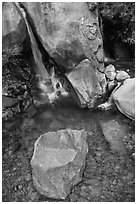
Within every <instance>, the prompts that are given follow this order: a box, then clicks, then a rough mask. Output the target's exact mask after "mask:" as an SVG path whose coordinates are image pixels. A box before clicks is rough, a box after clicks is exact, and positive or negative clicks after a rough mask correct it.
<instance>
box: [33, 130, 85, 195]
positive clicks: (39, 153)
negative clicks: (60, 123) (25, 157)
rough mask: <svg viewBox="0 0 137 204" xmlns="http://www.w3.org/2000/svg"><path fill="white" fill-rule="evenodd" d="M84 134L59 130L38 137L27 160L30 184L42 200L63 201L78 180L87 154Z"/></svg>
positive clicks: (83, 132)
mask: <svg viewBox="0 0 137 204" xmlns="http://www.w3.org/2000/svg"><path fill="white" fill-rule="evenodd" d="M86 138H87V133H86V131H85V130H79V131H78V130H71V129H66V130H59V131H57V132H48V133H46V134H44V135H41V136H40V137H39V138H38V140H37V141H36V142H35V150H34V154H33V157H32V159H31V166H32V170H33V183H34V186H35V187H36V189H37V190H38V191H39V192H40V193H41V194H43V195H45V196H46V197H50V198H56V199H65V198H66V197H67V195H68V194H69V193H70V190H71V188H72V187H73V186H74V185H76V184H77V183H79V182H80V181H81V180H82V173H83V169H84V167H85V157H86V153H87V152H88V145H87V143H86Z"/></svg>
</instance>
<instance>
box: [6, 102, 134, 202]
mask: <svg viewBox="0 0 137 204" xmlns="http://www.w3.org/2000/svg"><path fill="white" fill-rule="evenodd" d="M46 111H47V114H48V116H49V115H50V117H46ZM43 113H44V114H43ZM44 115H45V118H44ZM20 118H21V117H20ZM30 120H31V121H30ZM109 120H110V121H112V120H113V121H114V120H115V121H117V123H119V122H120V126H122V127H123V126H125V127H126V128H125V131H126V134H125V135H124V138H123V139H122V140H121V144H122V148H124V151H121V150H119V149H118V150H117V151H115V150H113V149H112V148H111V146H110V142H111V141H109V142H108V141H107V140H106V138H105V136H104V135H103V133H102V127H101V125H100V124H101V123H102V122H103V123H105V122H106V121H109ZM29 121H30V122H29ZM54 121H58V124H57V123H56V126H55V127H54V126H52V129H51V123H53V122H54ZM24 123H25V125H23V124H24ZM6 124H7V123H6ZM6 124H3V142H2V150H3V163H2V166H3V177H2V179H3V189H2V190H3V198H2V199H3V202H5V201H6V202H11V201H13V202H56V201H60V202H61V201H62V200H56V199H49V198H47V197H45V196H43V195H41V194H40V193H39V192H38V191H37V190H36V189H35V187H34V185H33V180H32V170H31V167H30V161H31V158H32V155H33V151H34V143H35V141H36V140H37V139H38V138H39V136H40V135H42V134H44V133H46V132H49V131H58V130H59V129H67V128H71V129H76V130H80V129H81V128H83V129H85V130H86V131H87V132H88V136H87V143H88V148H89V151H88V153H87V156H86V165H85V170H84V173H83V177H82V181H81V182H80V183H78V184H77V185H76V186H75V187H74V188H73V189H72V191H71V192H70V194H69V195H68V196H67V198H66V199H65V200H64V201H65V202H134V201H135V161H134V158H133V157H132V153H133V152H134V151H135V148H134V144H135V134H134V133H135V131H134V123H132V122H131V120H130V119H128V118H126V117H125V116H124V115H122V114H121V113H120V112H119V111H112V110H111V111H108V112H105V113H104V112H100V111H90V110H81V109H79V108H78V107H77V106H76V104H75V103H74V102H73V101H72V99H71V100H69V98H67V99H66V101H65V99H64V100H63V101H60V103H57V104H56V105H55V107H54V108H53V107H52V108H50V107H49V108H48V109H47V110H46V109H45V108H43V109H41V110H40V113H37V114H36V115H35V117H34V118H33V120H32V119H28V118H26V117H25V118H24V119H22V120H21V119H20V122H19V120H17V123H14V128H13V129H12V128H11V127H12V124H10V125H9V126H8V125H7V126H5V125H6ZM27 124H28V125H27ZM8 127H10V129H8ZM20 127H22V128H20ZM119 131H120V130H119ZM122 131H123V130H122Z"/></svg>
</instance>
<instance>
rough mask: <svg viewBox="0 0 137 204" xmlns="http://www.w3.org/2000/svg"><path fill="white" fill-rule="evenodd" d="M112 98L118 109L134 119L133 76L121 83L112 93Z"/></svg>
mask: <svg viewBox="0 0 137 204" xmlns="http://www.w3.org/2000/svg"><path fill="white" fill-rule="evenodd" d="M112 98H113V101H114V103H115V104H116V106H117V108H118V109H119V111H121V112H122V113H123V114H124V115H126V116H127V117H129V118H131V119H132V120H135V78H133V79H126V80H125V81H124V83H123V85H122V86H120V87H119V88H118V89H117V90H116V91H114V92H113V93H112Z"/></svg>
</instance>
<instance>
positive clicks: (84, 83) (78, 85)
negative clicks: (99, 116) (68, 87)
mask: <svg viewBox="0 0 137 204" xmlns="http://www.w3.org/2000/svg"><path fill="white" fill-rule="evenodd" d="M96 72H98V74H100V73H99V71H98V70H96ZM96 72H95V70H94V68H93V67H92V63H91V62H90V61H89V60H88V59H86V60H83V61H82V62H81V63H79V65H78V66H77V67H76V68H75V69H74V70H72V71H71V72H70V73H68V74H67V77H68V79H69V81H70V82H71V84H73V87H74V89H75V92H76V93H77V95H78V98H79V101H80V103H79V104H80V105H81V107H86V106H87V107H88V108H93V107H94V103H95V99H96V98H97V97H98V96H99V94H100V96H101V94H102V92H103V91H102V88H103V87H104V84H105V82H106V80H105V77H103V76H102V78H100V80H99V78H98V77H96V75H97V73H96ZM100 82H101V83H100ZM101 84H102V86H101Z"/></svg>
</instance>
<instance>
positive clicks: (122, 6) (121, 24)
mask: <svg viewBox="0 0 137 204" xmlns="http://www.w3.org/2000/svg"><path fill="white" fill-rule="evenodd" d="M99 11H100V15H101V17H102V20H103V24H105V23H106V22H110V23H111V24H112V25H113V26H114V30H113V33H114V36H113V38H114V39H115V40H122V41H123V42H127V43H129V44H135V3H134V2H106V3H105V2H103V3H99Z"/></svg>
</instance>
